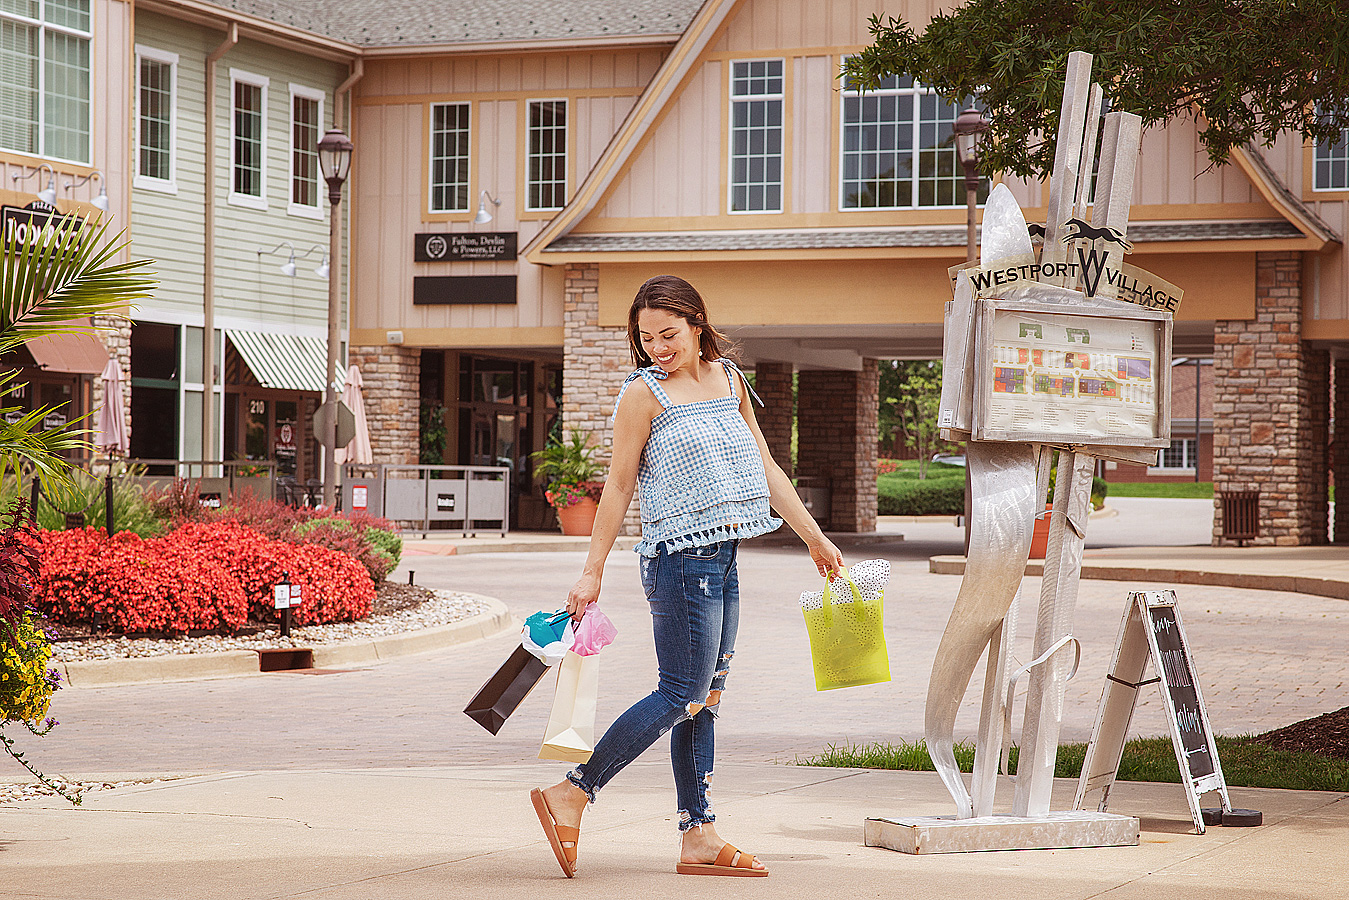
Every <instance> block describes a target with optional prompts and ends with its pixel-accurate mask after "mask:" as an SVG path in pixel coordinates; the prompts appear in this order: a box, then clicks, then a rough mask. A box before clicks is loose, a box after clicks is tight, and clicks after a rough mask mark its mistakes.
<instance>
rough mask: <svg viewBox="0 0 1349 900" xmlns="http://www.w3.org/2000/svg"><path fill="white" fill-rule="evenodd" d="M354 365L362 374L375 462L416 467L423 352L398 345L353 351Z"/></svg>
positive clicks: (351, 359) (419, 439)
mask: <svg viewBox="0 0 1349 900" xmlns="http://www.w3.org/2000/svg"><path fill="white" fill-rule="evenodd" d="M350 365H354V366H357V367H359V368H360V370H361V381H362V383H363V385H364V386H363V387H362V389H361V395H362V399H364V400H365V420H366V424H367V425H368V426H369V428H370V449H371V451H372V452H373V454H374V457H375V462H377V463H387V464H393V465H416V463H417V456H418V447H419V444H420V441H421V426H420V423H419V421H418V410H419V406H420V402H421V398H420V390H421V388H420V383H419V382H420V377H421V351H420V350H418V349H417V348H415V347H402V346H398V345H396V344H390V345H381V346H361V347H352V348H351V352H350Z"/></svg>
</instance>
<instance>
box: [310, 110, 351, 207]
mask: <svg viewBox="0 0 1349 900" xmlns="http://www.w3.org/2000/svg"><path fill="white" fill-rule="evenodd" d="M355 149H356V147H355V145H354V144H352V143H351V138H349V137H347V136H346V133H345V132H343V131H342V129H340V128H333V129H330V130H329V131H328V133H327V134H325V135H324V136H323V139H322V140H320V141H319V144H318V153H319V168H320V169H322V170H323V180H324V181H326V182H328V202H329V203H332V204H337V203H340V202H341V200H342V185H343V184H345V183H346V180H347V174H348V173H349V172H350V171H351V152H352V151H353V150H355Z"/></svg>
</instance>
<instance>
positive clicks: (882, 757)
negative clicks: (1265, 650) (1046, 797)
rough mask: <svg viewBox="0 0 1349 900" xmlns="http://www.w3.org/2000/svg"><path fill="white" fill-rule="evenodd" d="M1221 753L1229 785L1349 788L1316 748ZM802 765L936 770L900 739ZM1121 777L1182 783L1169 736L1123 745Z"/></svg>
mask: <svg viewBox="0 0 1349 900" xmlns="http://www.w3.org/2000/svg"><path fill="white" fill-rule="evenodd" d="M955 754H956V763H957V764H959V766H960V770H961V771H962V772H969V771H971V770H972V769H973V767H974V746H973V745H971V744H956V746H955ZM1086 754H1087V745H1086V744H1064V745H1063V746H1061V747H1059V755H1058V760H1057V762H1056V763H1055V767H1054V775H1055V777H1057V778H1077V777H1078V774H1079V773H1080V772H1081V771H1082V760H1083V759H1084V758H1085V757H1086ZM1218 758H1219V760H1220V762H1221V763H1222V768H1223V777H1224V778H1225V779H1226V781H1227V784H1228V785H1229V786H1230V787H1262V788H1281V789H1284V790H1292V791H1349V760H1343V759H1335V758H1333V757H1328V756H1320V755H1318V754H1315V753H1292V752H1289V751H1287V750H1274V749H1273V748H1270V747H1267V746H1265V745H1264V744H1261V743H1258V742H1256V741H1254V740H1252V739H1251V738H1250V737H1244V736H1243V737H1219V738H1218ZM795 762H796V764H797V765H801V766H826V767H837V768H848V769H902V770H905V771H911V772H931V771H933V767H932V760H931V759H929V758H928V755H927V745H926V744H925V743H924V742H923V741H918V742H916V743H912V744H910V743H908V742H906V741H901V742H899V743H898V744H891V743H872V744H851V743H848V744H830V745H829V746H828V747H826V748H825V749H824V751H823V752H822V753H820V754H819V755H817V756H810V757H806V758H805V759H801V758H798V759H797V760H795ZM1016 763H1017V748H1016V747H1013V748H1012V752H1011V758H1010V762H1009V763H1008V766H1009V768H1010V769H1011V771H1012V772H1013V773H1015V772H1016ZM1118 778H1119V780H1120V781H1159V782H1171V783H1174V784H1179V783H1180V769H1179V768H1178V767H1177V766H1176V754H1175V750H1174V749H1172V745H1171V739H1170V738H1135V739H1134V740H1131V741H1129V742H1128V743H1126V744H1125V745H1124V757H1123V759H1122V760H1121V761H1120V767H1119V776H1118Z"/></svg>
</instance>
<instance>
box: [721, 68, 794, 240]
mask: <svg viewBox="0 0 1349 900" xmlns="http://www.w3.org/2000/svg"><path fill="white" fill-rule="evenodd" d="M755 62H779V63H782V93H780V94H746V95H745V96H743V97H742V96H739V95H737V94H736V92H735V67H736V65H737V64H738V63H755ZM726 96H727V104H726V138H727V144H726V211H727V212H728V213H729V214H731V215H733V216H764V215H769V216H771V215H778V214H780V213H782V211H783V210H784V209H786V203H787V60H786V58H785V57H781V56H768V57H751V58H747V59H733V60H730V61H729V64H728V66H727V69H726ZM756 100H777V101H778V102H779V103H781V104H782V108H781V111H780V116H779V119H780V121H779V123H778V130H779V132H780V133H781V140H780V141H779V144H780V146H779V147H778V206H777V209H736V208H735V187H736V185H735V105H736V103H748V102H752V101H756Z"/></svg>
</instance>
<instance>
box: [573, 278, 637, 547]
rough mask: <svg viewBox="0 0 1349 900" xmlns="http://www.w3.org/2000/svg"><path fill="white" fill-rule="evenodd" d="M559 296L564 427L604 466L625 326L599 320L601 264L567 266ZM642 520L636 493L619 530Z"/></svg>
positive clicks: (627, 359)
mask: <svg viewBox="0 0 1349 900" xmlns="http://www.w3.org/2000/svg"><path fill="white" fill-rule="evenodd" d="M564 285H565V286H564V291H565V295H564V297H563V307H562V309H563V333H562V427H563V429H564V430H566V431H567V432H570V431H571V430H572V429H576V430H577V431H581V432H583V433H585V434H586V435H587V436H588V439H589V441H590V443H591V446H594V447H598V448H599V452H598V453H597V454H596V459H599V460H600V461H601V462H603V463H604V464H605V465H606V466H607V465H608V463H609V456H610V453H611V450H612V447H613V428H612V424H611V422H610V420H609V416H610V415H612V413H613V411H614V402H615V401H616V400H617V399H618V391H619V389H620V388H621V387H622V386H623V379H624V378H625V377H627V374H628V373H629V372H631V371H632V369H633V365H632V353H631V352H630V351H629V349H628V334H627V329H626V328H624V327H621V326H602V325H600V324H599V322H600V295H599V285H600V271H599V266H596V265H586V264H569V265H568V266H567V268H566V274H565V280H564ZM641 531H642V520H641V516H640V514H639V513H638V505H637V497H636V495H634V496H633V500H632V506H631V507H630V508H629V509H628V513H627V516H626V517H625V518H624V519H623V534H628V535H632V534H640V533H641Z"/></svg>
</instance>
